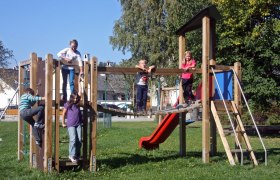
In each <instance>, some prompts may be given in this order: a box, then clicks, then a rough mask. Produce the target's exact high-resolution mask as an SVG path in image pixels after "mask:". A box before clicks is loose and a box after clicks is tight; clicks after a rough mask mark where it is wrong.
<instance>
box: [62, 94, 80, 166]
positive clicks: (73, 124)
mask: <svg viewBox="0 0 280 180" xmlns="http://www.w3.org/2000/svg"><path fill="white" fill-rule="evenodd" d="M79 101H80V96H79V95H78V94H77V93H73V94H71V95H70V100H69V101H68V102H66V103H65V104H64V109H63V112H62V127H64V128H65V127H67V128H68V134H69V140H70V141H69V159H70V160H71V161H72V163H77V160H78V159H79V157H80V155H81V146H82V114H81V111H80V108H79V107H78V103H79ZM66 117H67V125H66V124H65V118H66Z"/></svg>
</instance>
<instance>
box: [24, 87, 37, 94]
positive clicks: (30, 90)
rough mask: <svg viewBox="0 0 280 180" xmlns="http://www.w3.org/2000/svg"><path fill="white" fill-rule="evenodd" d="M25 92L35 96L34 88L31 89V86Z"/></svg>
mask: <svg viewBox="0 0 280 180" xmlns="http://www.w3.org/2000/svg"><path fill="white" fill-rule="evenodd" d="M25 93H27V94H31V95H32V96H34V94H35V93H34V90H33V89H31V88H26V89H25Z"/></svg>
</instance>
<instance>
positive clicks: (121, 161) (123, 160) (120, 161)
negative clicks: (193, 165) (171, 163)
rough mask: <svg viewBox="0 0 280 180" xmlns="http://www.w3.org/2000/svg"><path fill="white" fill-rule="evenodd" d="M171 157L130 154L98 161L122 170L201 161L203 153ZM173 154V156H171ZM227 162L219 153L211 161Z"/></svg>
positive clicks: (99, 164)
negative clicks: (138, 166) (145, 165)
mask: <svg viewBox="0 0 280 180" xmlns="http://www.w3.org/2000/svg"><path fill="white" fill-rule="evenodd" d="M168 154H169V155H162V156H158V157H154V156H153V157H151V156H150V155H140V154H130V153H120V156H122V157H113V158H106V159H100V160H98V161H97V163H98V166H99V167H100V166H104V165H105V166H107V167H109V168H111V169H115V168H120V167H123V166H126V165H128V164H129V165H139V164H146V163H149V162H162V161H167V160H174V159H180V158H184V159H188V158H191V157H192V158H195V159H197V160H198V162H199V161H200V159H201V157H202V153H201V152H194V151H192V152H187V155H186V156H185V157H181V156H180V155H179V154H178V152H175V151H174V152H173V151H172V152H170V151H168ZM170 154H171V155H170ZM224 160H226V157H225V153H222V152H218V153H217V154H216V155H215V156H213V157H212V159H211V161H213V162H218V161H224Z"/></svg>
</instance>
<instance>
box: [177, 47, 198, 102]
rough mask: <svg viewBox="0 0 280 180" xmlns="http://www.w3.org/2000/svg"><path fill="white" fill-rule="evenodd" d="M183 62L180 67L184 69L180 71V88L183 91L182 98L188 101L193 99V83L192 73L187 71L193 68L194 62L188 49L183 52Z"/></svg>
mask: <svg viewBox="0 0 280 180" xmlns="http://www.w3.org/2000/svg"><path fill="white" fill-rule="evenodd" d="M182 62H183V64H182V65H181V68H182V69H184V70H185V71H186V72H184V73H182V76H181V78H182V88H183V91H184V94H183V95H184V99H185V103H188V102H189V100H192V101H194V100H195V97H194V95H193V93H192V84H193V74H192V73H190V72H187V71H188V70H189V69H192V68H195V66H196V62H195V60H194V59H193V58H192V54H191V52H190V51H186V52H185V58H184V59H183V61H182Z"/></svg>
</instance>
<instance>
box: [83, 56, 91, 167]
mask: <svg viewBox="0 0 280 180" xmlns="http://www.w3.org/2000/svg"><path fill="white" fill-rule="evenodd" d="M88 67H89V64H88V62H87V61H85V62H84V82H83V87H84V88H83V92H82V93H83V104H84V107H83V108H84V113H83V124H84V126H83V169H86V168H87V165H88V156H87V148H88V138H87V137H88V136H87V134H88V109H89V108H88V98H89V96H88V70H89V68H88Z"/></svg>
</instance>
